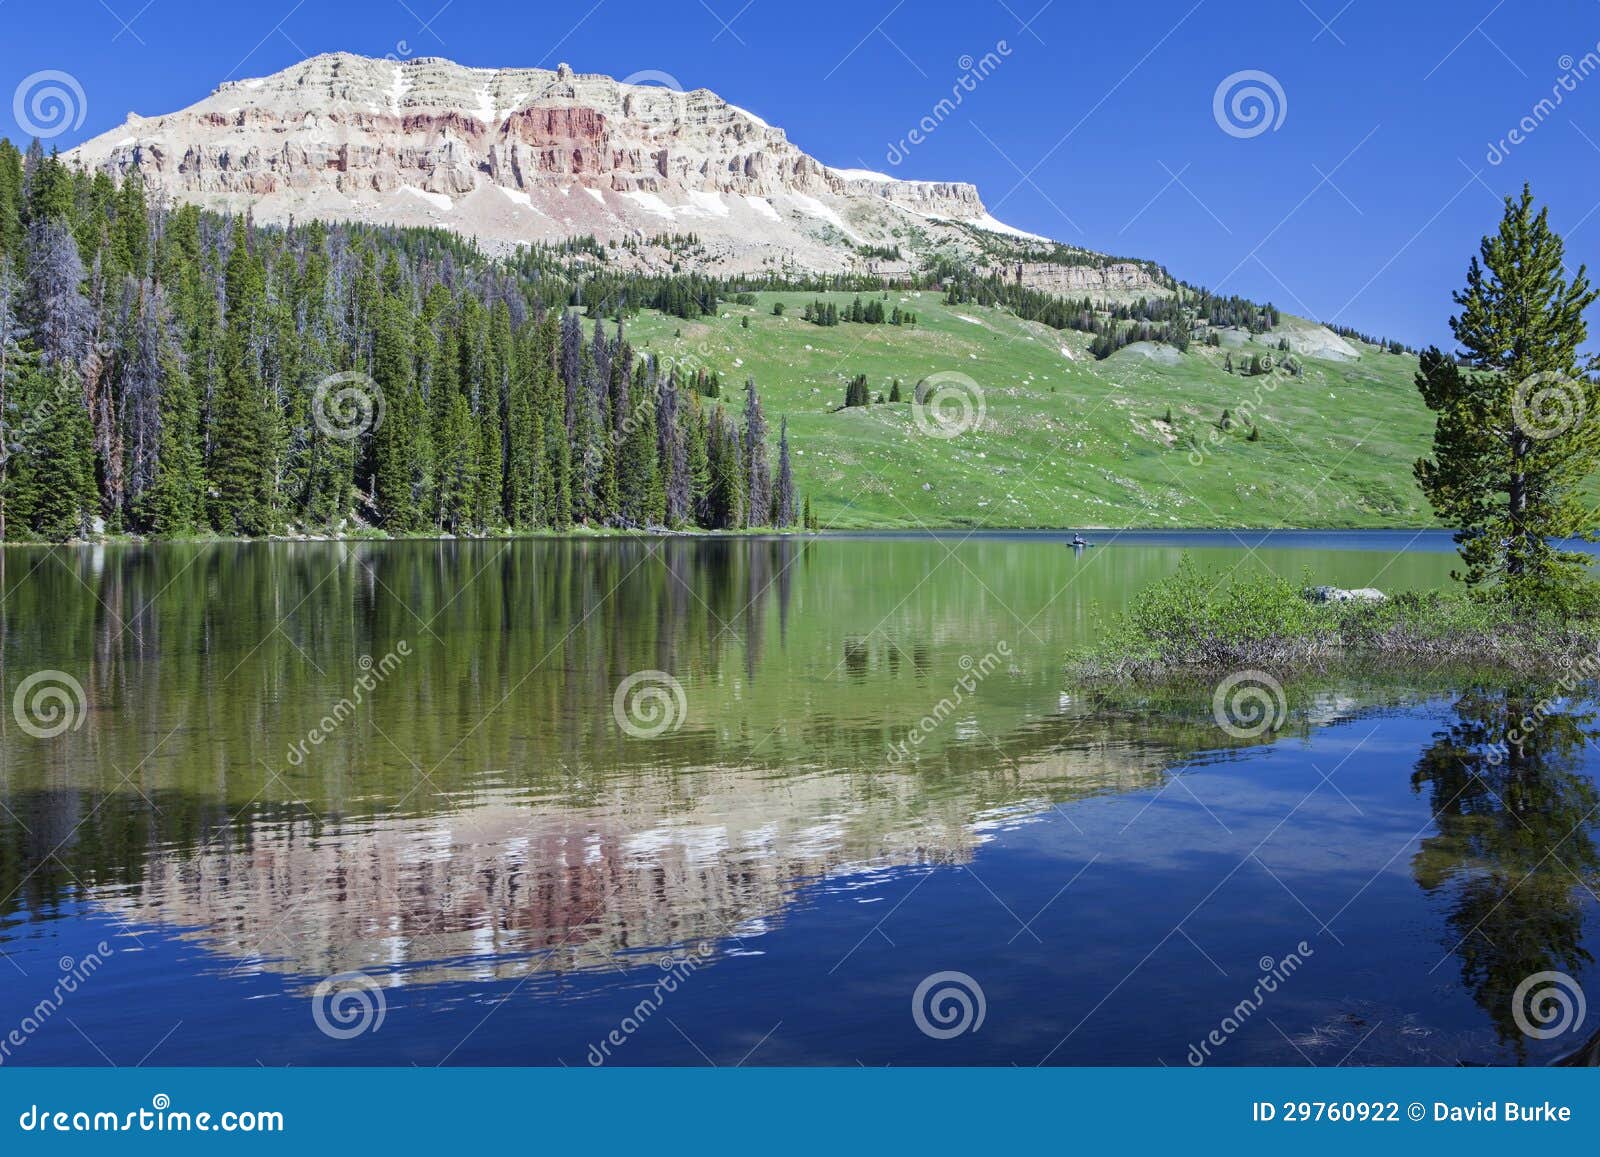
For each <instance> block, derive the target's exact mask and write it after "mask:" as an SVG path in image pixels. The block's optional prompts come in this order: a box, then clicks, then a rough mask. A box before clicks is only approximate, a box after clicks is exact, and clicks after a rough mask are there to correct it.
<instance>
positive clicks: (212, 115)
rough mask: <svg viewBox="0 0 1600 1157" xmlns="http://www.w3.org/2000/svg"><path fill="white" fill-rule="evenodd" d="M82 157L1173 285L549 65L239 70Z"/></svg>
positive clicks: (291, 213) (237, 188) (558, 227)
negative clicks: (240, 76)
mask: <svg viewBox="0 0 1600 1157" xmlns="http://www.w3.org/2000/svg"><path fill="white" fill-rule="evenodd" d="M69 159H71V160H76V161H78V162H81V163H82V164H84V165H85V166H86V167H88V168H91V169H104V170H107V171H110V172H112V173H114V174H117V175H121V174H123V173H126V172H128V171H130V170H131V169H132V168H134V167H135V166H137V167H138V168H139V169H140V170H141V171H142V172H143V174H144V176H145V179H146V181H147V182H148V183H149V184H150V185H151V186H152V187H154V188H156V189H158V190H160V191H162V192H165V193H167V194H169V195H171V196H172V197H174V198H178V199H181V200H187V201H195V202H199V203H200V204H202V205H204V206H206V207H208V208H213V209H222V210H231V211H243V210H245V209H249V210H251V211H252V212H253V213H254V214H255V216H256V217H257V218H258V219H260V220H264V221H283V220H287V219H288V218H290V217H293V218H296V219H300V220H304V219H308V218H322V219H331V220H356V221H368V222H381V223H385V224H395V225H433V226H441V227H444V228H448V229H451V230H454V231H456V232H459V233H463V234H466V235H470V236H473V237H477V238H479V239H480V240H482V241H484V242H485V243H486V244H488V245H489V246H491V247H509V246H511V245H514V244H516V243H523V242H551V241H559V240H564V239H566V238H568V237H573V236H581V235H593V236H594V237H596V238H597V239H599V240H601V241H613V240H615V241H622V240H628V241H631V242H633V243H634V245H633V246H631V247H630V248H629V249H628V250H627V251H626V254H625V257H624V260H625V261H627V262H630V263H632V264H633V265H634V266H635V267H638V268H645V269H665V268H669V267H672V266H673V265H675V264H679V263H681V262H682V261H683V250H682V246H681V245H671V244H666V245H652V244H649V242H650V240H651V239H653V238H656V237H658V236H661V235H670V234H690V233H692V234H694V235H695V236H696V237H697V238H698V241H699V244H698V245H697V246H695V247H694V252H693V255H692V256H693V265H694V267H695V268H696V269H698V270H699V271H702V272H716V273H741V272H755V271H761V270H784V269H789V270H795V271H806V272H843V271H860V272H873V273H882V274H895V273H900V272H906V271H909V270H910V269H912V268H914V267H916V266H917V265H919V264H922V263H923V262H924V261H925V260H926V259H927V258H929V257H936V256H948V257H951V258H953V259H956V260H960V261H962V262H963V263H965V264H968V265H976V266H978V267H979V268H989V269H995V270H1001V271H1003V272H1004V273H1005V274H1006V275H1007V276H1008V277H1010V278H1011V279H1013V280H1020V281H1021V282H1022V283H1024V284H1028V285H1031V286H1034V287H1036V288H1040V289H1046V290H1048V291H1050V292H1054V293H1062V294H1073V295H1081V294H1094V295H1098V296H1103V297H1111V298H1114V297H1120V296H1126V295H1141V296H1143V295H1157V296H1159V295H1162V294H1164V293H1166V292H1167V291H1168V288H1169V286H1168V282H1169V279H1168V278H1167V277H1166V275H1165V274H1164V273H1162V272H1161V270H1160V269H1159V268H1158V267H1156V266H1154V265H1151V264H1149V263H1146V262H1137V261H1127V260H1118V259H1113V258H1109V257H1105V256H1103V255H1100V254H1094V253H1090V252H1088V251H1085V250H1081V249H1075V248H1072V247H1067V246H1061V245H1058V244H1056V243H1055V242H1052V241H1049V240H1048V239H1046V238H1042V237H1036V236H1034V235H1033V234H1029V233H1025V232H1023V231H1021V230H1018V229H1014V228H1012V227H1011V226H1009V225H1006V224H1004V223H1002V222H1000V221H998V220H996V219H995V218H994V217H993V216H991V215H990V214H989V212H988V210H987V209H985V208H984V205H983V202H982V200H981V199H980V198H979V196H978V190H977V189H976V188H975V187H974V186H972V185H970V184H967V183H964V182H959V181H902V180H896V179H894V178H892V177H888V176H885V175H883V174H881V173H873V172H867V171H863V170H858V169H841V168H834V167H831V166H829V165H826V164H824V163H823V162H821V161H819V160H817V159H816V158H814V157H812V156H810V155H808V154H807V153H805V152H803V151H802V150H801V149H799V148H798V147H796V146H795V145H794V144H793V143H792V142H790V140H789V139H788V137H787V136H786V135H785V134H784V131H783V130H782V129H780V128H775V127H773V126H772V125H769V124H767V123H766V122H765V121H763V120H762V119H761V118H760V117H758V116H756V115H755V114H754V113H751V112H747V111H746V110H744V109H742V108H739V107H737V106H736V105H732V104H729V103H728V102H727V101H725V100H723V99H722V98H721V97H719V96H717V95H716V94H715V93H712V92H710V91H707V90H705V89H696V90H694V91H693V92H679V91H676V90H674V89H671V88H665V87H662V86H660V85H654V84H650V85H640V84H628V83H625V82H622V81H617V80H613V79H612V78H610V77H608V76H601V75H596V74H585V73H575V72H573V71H572V69H571V68H569V67H568V66H567V65H565V64H563V65H560V66H559V67H557V68H556V69H555V70H554V71H553V72H552V71H547V70H544V69H537V68H528V69H483V68H468V67H465V66H463V65H459V64H455V63H453V62H451V61H448V60H444V59H441V58H438V57H425V58H417V59H412V60H405V61H394V60H386V59H371V58H367V57H360V56H352V55H349V54H346V53H336V54H330V55H324V56H316V57H312V58H311V59H309V60H305V61H303V62H301V63H299V64H296V65H294V66H293V67H291V68H287V69H285V70H283V71H282V72H279V73H276V74H274V75H272V76H269V77H264V78H260V79H254V80H239V81H230V82H228V83H225V84H223V85H221V86H220V87H218V88H217V90H216V91H215V92H213V93H212V94H211V95H210V96H208V97H207V98H205V99H204V100H202V101H200V102H199V103H197V104H194V105H191V106H190V107H188V108H186V109H183V110H182V111H180V112H176V113H171V114H169V115H165V116H156V117H143V116H138V115H133V114H130V115H129V117H128V120H127V122H126V123H125V124H124V125H123V126H121V127H120V128H117V129H114V130H112V131H111V132H108V133H105V134H103V135H101V136H99V137H96V138H95V139H93V140H91V141H88V142H86V143H85V144H83V145H80V146H79V147H78V148H76V149H75V150H73V151H72V153H71V154H69Z"/></svg>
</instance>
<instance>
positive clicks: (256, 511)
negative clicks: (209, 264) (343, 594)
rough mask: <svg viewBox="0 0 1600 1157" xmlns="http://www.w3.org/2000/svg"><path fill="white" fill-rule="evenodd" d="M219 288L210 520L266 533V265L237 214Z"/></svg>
mask: <svg viewBox="0 0 1600 1157" xmlns="http://www.w3.org/2000/svg"><path fill="white" fill-rule="evenodd" d="M224 296H225V300H226V302H227V306H226V310H225V324H224V326H223V335H222V343H221V350H220V356H219V372H218V382H217V392H216V397H215V399H214V400H213V402H212V407H211V424H212V439H211V457H210V460H209V461H208V462H207V463H206V475H207V481H208V483H209V486H210V489H211V511H210V519H211V525H212V527H213V528H214V529H215V530H217V531H218V532H219V533H221V534H234V535H256V534H266V533H268V532H269V531H270V530H271V529H272V528H273V527H272V506H271V500H270V495H271V465H270V459H269V454H270V430H269V426H268V421H269V416H268V414H267V405H266V394H265V390H264V388H263V385H262V381H261V368H260V362H259V354H260V342H261V336H262V335H261V326H262V320H263V314H264V312H265V310H266V287H265V272H264V270H263V269H262V267H261V264H260V262H258V261H257V260H256V258H255V257H254V256H253V255H252V254H251V252H250V246H249V244H248V239H247V234H246V232H245V226H244V221H243V219H242V218H235V219H234V223H233V236H232V239H231V241H230V250H229V253H228V263H227V271H226V274H225V279H224Z"/></svg>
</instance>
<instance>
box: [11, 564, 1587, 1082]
mask: <svg viewBox="0 0 1600 1157" xmlns="http://www.w3.org/2000/svg"><path fill="white" fill-rule="evenodd" d="M1091 537H1093V538H1098V539H1101V540H1102V544H1101V545H1097V546H1095V547H1092V548H1091V549H1089V550H1087V551H1084V552H1081V553H1077V554H1075V553H1074V552H1073V551H1072V550H1070V549H1068V548H1066V547H1065V546H1064V545H1063V544H1062V540H1061V537H1060V536H1049V535H1033V534H1015V535H1011V534H996V535H976V536H968V535H962V534H950V535H944V536H939V537H928V536H906V535H862V536H847V537H838V538H832V537H829V538H820V539H814V540H809V541H799V540H787V541H767V540H648V541H638V540H629V541H616V540H606V541H582V540H579V541H567V540H560V541H529V542H516V543H480V542H446V543H432V542H415V543H370V544H353V543H273V544H251V545H214V546H204V547H184V546H161V547H149V548H145V547H105V548H80V549H58V550H54V551H45V550H31V549H8V550H5V551H3V552H0V588H3V596H4V601H3V603H0V686H3V690H4V694H5V704H4V710H3V711H0V953H3V956H4V960H3V961H0V1062H3V1063H5V1064H33V1065H37V1064H52V1065H54V1064H87V1065H100V1064H107V1063H114V1064H117V1065H123V1066H128V1065H136V1064H140V1063H144V1064H150V1065H173V1064H179V1065H184V1064H240V1065H253V1064H256V1063H260V1064H263V1065H283V1064H295V1065H307V1064H397V1065H399V1064H419V1065H437V1064H455V1065H471V1064H495V1065H500V1064H508V1065H509V1064H528V1065H555V1064H567V1065H573V1066H583V1065H587V1064H594V1063H600V1062H603V1063H606V1064H666V1065H702V1064H707V1063H715V1064H718V1065H734V1064H739V1063H747V1064H819V1063H822V1064H838V1065H853V1064H857V1063H860V1064H863V1065H883V1064H897V1065H905V1064H997V1065H1003V1064H1012V1063H1016V1064H1029V1065H1032V1064H1039V1063H1041V1062H1042V1063H1048V1064H1130V1065H1154V1064H1168V1065H1178V1066H1181V1065H1184V1064H1186V1063H1194V1061H1195V1060H1196V1059H1197V1058H1198V1059H1201V1060H1204V1061H1205V1063H1208V1064H1283V1065H1303V1064H1307V1063H1315V1064H1338V1063H1341V1062H1343V1063H1350V1064H1391V1063H1407V1064H1455V1063H1462V1062H1465V1063H1510V1064H1520V1063H1528V1064H1532V1063H1545V1062H1549V1061H1551V1060H1553V1059H1555V1058H1557V1057H1559V1056H1562V1055H1564V1054H1568V1053H1571V1052H1574V1051H1575V1050H1577V1049H1578V1048H1579V1047H1580V1046H1581V1045H1582V1044H1583V1042H1584V1041H1585V1039H1587V1038H1588V1037H1589V1036H1590V1035H1591V1034H1592V1033H1593V1032H1594V1031H1595V1029H1596V1028H1597V1027H1600V999H1596V1000H1591V1001H1589V1002H1588V1003H1590V1004H1592V1005H1594V1006H1595V1009H1596V1011H1595V1012H1593V1013H1590V1014H1589V1016H1588V1018H1587V1020H1585V1021H1579V1020H1577V1018H1576V1015H1575V1014H1574V1015H1573V1016H1570V1017H1568V1018H1567V1020H1568V1021H1570V1022H1571V1023H1570V1024H1568V1025H1566V1026H1565V1027H1566V1028H1567V1029H1568V1030H1569V1031H1565V1032H1563V1033H1561V1034H1560V1035H1556V1036H1548V1035H1530V1034H1529V1033H1528V1032H1526V1031H1524V1025H1525V1024H1526V1023H1529V1022H1528V1018H1527V1016H1526V1015H1525V1014H1524V1013H1523V1012H1522V1011H1521V1010H1520V1009H1519V1008H1518V999H1519V998H1522V999H1523V1001H1524V1004H1526V1003H1527V999H1526V998H1528V997H1529V996H1530V993H1529V991H1528V986H1527V985H1526V984H1525V983H1524V982H1525V981H1527V980H1528V978H1530V977H1535V976H1537V974H1540V973H1556V974H1560V977H1561V979H1560V980H1559V981H1555V980H1549V979H1546V980H1538V981H1536V982H1535V985H1534V992H1533V993H1532V996H1534V997H1537V996H1538V995H1539V993H1540V992H1542V991H1544V990H1547V989H1549V987H1550V985H1551V984H1556V985H1557V986H1558V987H1560V986H1562V985H1567V986H1570V987H1562V988H1561V992H1563V993H1568V994H1569V995H1570V994H1572V993H1575V992H1576V991H1577V990H1579V989H1581V988H1583V987H1587V988H1588V990H1589V992H1590V994H1591V995H1592V996H1594V997H1596V998H1600V969H1597V968H1596V966H1595V964H1594V961H1593V957H1592V953H1593V952H1594V950H1595V946H1596V945H1597V944H1600V901H1597V898H1596V894H1595V890H1596V889H1597V888H1600V853H1597V850H1596V845H1595V842H1594V841H1595V835H1596V827H1597V820H1600V793H1597V786H1596V773H1597V770H1600V757H1597V753H1596V750H1595V747H1594V745H1593V743H1592V737H1593V734H1594V732H1595V720H1594V719H1593V717H1592V714H1591V712H1592V709H1593V703H1592V702H1591V701H1590V699H1589V698H1587V696H1588V694H1589V693H1588V691H1587V690H1586V689H1584V688H1571V687H1568V688H1554V689H1552V688H1540V687H1530V686H1525V685H1511V686H1495V687H1481V688H1453V687H1448V686H1442V685H1441V686H1428V685H1419V686H1415V687H1402V688H1395V687H1385V686H1365V685H1361V686H1357V685H1351V686H1340V687H1331V688H1327V689H1325V690H1323V691H1320V692H1318V693H1317V694H1315V695H1314V696H1312V697H1310V698H1309V699H1308V700H1306V701H1304V702H1295V703H1292V704H1291V705H1290V707H1289V708H1288V709H1287V710H1286V711H1285V713H1284V716H1283V718H1282V719H1281V720H1280V722H1281V727H1280V728H1279V729H1278V730H1276V731H1266V732H1262V733H1250V732H1249V728H1248V727H1241V726H1238V725H1235V726H1233V727H1232V729H1231V730H1229V729H1224V728H1223V727H1222V726H1219V723H1218V721H1217V719H1216V718H1215V717H1214V715H1213V712H1212V709H1211V704H1210V703H1202V704H1198V705H1189V706H1184V705H1181V704H1178V705H1174V704H1171V703H1166V702H1159V703H1158V702H1148V703H1143V704H1133V705H1129V704H1128V703H1116V704H1112V703H1108V702H1105V701H1102V700H1099V699H1096V698H1095V697H1093V696H1089V695H1086V694H1084V693H1083V691H1082V689H1079V688H1074V687H1072V686H1069V685H1068V683H1067V682H1066V680H1065V677H1064V675H1063V661H1064V659H1065V658H1066V656H1067V655H1068V654H1069V652H1070V651H1071V650H1072V649H1073V648H1075V647H1078V646H1081V645H1083V644H1084V643H1086V642H1089V641H1092V640H1093V639H1094V637H1095V635H1096V633H1097V631H1099V630H1100V629H1101V626H1102V624H1103V623H1104V622H1105V620H1106V618H1107V617H1108V616H1110V615H1112V614H1114V613H1115V612H1116V610H1117V608H1118V607H1120V606H1122V605H1123V604H1124V602H1125V601H1126V599H1127V598H1128V597H1129V596H1130V595H1131V594H1132V593H1133V592H1135V591H1136V590H1138V589H1139V587H1141V586H1142V585H1144V584H1145V583H1147V582H1150V581H1153V580H1155V579H1157V578H1160V577H1162V576H1164V575H1166V574H1168V573H1170V572H1171V571H1172V570H1173V568H1174V567H1175V566H1176V565H1177V563H1178V560H1179V558H1180V556H1181V554H1182V552H1183V551H1184V550H1188V551H1189V552H1190V553H1191V554H1192V555H1194V557H1196V559H1197V560H1198V561H1200V562H1201V563H1202V564H1203V565H1206V566H1209V567H1214V568H1216V569H1218V570H1228V569H1231V568H1234V567H1236V566H1237V567H1242V568H1263V567H1269V568H1272V569H1274V570H1276V571H1278V572H1279V573H1282V574H1284V575H1286V576H1288V577H1291V578H1295V579H1298V578H1299V576H1300V575H1301V573H1302V571H1309V572H1310V574H1311V575H1312V576H1313V579H1314V581H1316V582H1327V583H1334V584H1338V585H1341V586H1377V587H1381V588H1383V589H1385V590H1389V591H1397V590H1403V589H1408V588H1414V589H1422V588H1428V587H1434V586H1437V585H1440V584H1441V583H1443V582H1444V581H1445V580H1446V576H1447V575H1448V573H1449V570H1450V567H1451V563H1452V558H1451V556H1450V554H1449V553H1448V550H1449V542H1448V539H1447V538H1446V537H1445V536H1441V535H1425V536H1422V537H1421V538H1420V539H1419V538H1415V537H1414V536H1413V535H1411V534H1409V533H1393V534H1389V533H1385V534H1351V535H1339V534H1316V535H1306V534H1291V535H1281V536H1277V535H1261V534H1248V535H1242V536H1236V535H1232V534H1228V533H1218V534H1208V535H1197V534H1179V535H1154V534H1142V535H1138V536H1132V535H1128V536H1118V537H1116V538H1115V539H1113V538H1112V534H1111V532H1097V533H1096V534H1095V535H1092V536H1091ZM56 693H58V694H56ZM1552 694H1554V695H1555V698H1553V699H1547V700H1546V708H1547V710H1546V713H1545V715H1546V717H1545V718H1544V719H1543V720H1542V721H1541V722H1540V724H1539V726H1538V727H1536V728H1535V729H1533V731H1532V733H1531V735H1530V737H1529V739H1528V740H1527V742H1526V744H1525V745H1524V746H1523V747H1522V748H1520V749H1515V748H1511V749H1502V748H1500V747H1498V746H1497V744H1499V743H1500V742H1501V741H1503V739H1504V736H1505V732H1506V729H1507V727H1508V726H1510V725H1512V724H1513V723H1514V721H1515V720H1516V719H1518V718H1520V717H1521V716H1522V715H1523V714H1525V713H1527V712H1528V711H1530V710H1532V707H1533V705H1534V704H1535V703H1537V702H1539V701H1540V700H1541V698H1542V697H1546V696H1550V695H1552ZM52 696H54V697H52ZM56 732H59V733H58V734H56ZM1235 732H1242V734H1235ZM1519 986H1522V987H1523V990H1524V991H1523V992H1522V993H1520V994H1519V992H1518V989H1519ZM1242 1005H1244V1006H1245V1007H1241V1006H1242ZM1546 1007H1547V1009H1548V1008H1553V1007H1555V1006H1554V1005H1547V1006H1546ZM1532 1023H1533V1026H1534V1027H1535V1028H1538V1027H1539V1022H1532ZM8 1033H9V1034H10V1035H9V1036H7V1034H8ZM1219 1038H1220V1039H1221V1043H1220V1044H1218V1043H1215V1042H1216V1041H1217V1040H1218V1039H1219Z"/></svg>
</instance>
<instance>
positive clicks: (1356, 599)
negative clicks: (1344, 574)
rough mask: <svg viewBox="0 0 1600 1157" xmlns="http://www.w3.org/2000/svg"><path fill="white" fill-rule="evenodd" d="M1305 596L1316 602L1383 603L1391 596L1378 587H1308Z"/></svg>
mask: <svg viewBox="0 0 1600 1157" xmlns="http://www.w3.org/2000/svg"><path fill="white" fill-rule="evenodd" d="M1305 596H1306V598H1308V599H1310V600H1311V601H1312V602H1314V603H1381V602H1384V601H1385V600H1387V599H1388V597H1389V596H1388V595H1386V594H1384V593H1383V592H1382V591H1380V590H1379V589H1378V588H1377V587H1357V588H1355V589H1354V590H1345V589H1344V588H1343V587H1307V588H1306V590H1305Z"/></svg>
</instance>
